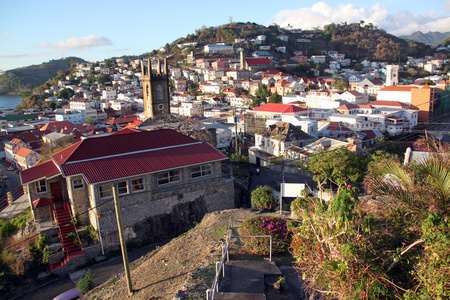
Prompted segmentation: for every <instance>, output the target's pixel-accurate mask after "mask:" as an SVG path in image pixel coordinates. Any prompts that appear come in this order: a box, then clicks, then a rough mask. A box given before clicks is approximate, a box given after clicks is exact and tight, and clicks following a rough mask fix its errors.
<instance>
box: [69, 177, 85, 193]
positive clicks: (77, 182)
mask: <svg viewBox="0 0 450 300" xmlns="http://www.w3.org/2000/svg"><path fill="white" fill-rule="evenodd" d="M72 188H73V189H74V190H79V189H82V188H84V181H83V179H81V178H79V179H73V180H72Z"/></svg>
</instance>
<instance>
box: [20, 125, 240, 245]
mask: <svg viewBox="0 0 450 300" xmlns="http://www.w3.org/2000/svg"><path fill="white" fill-rule="evenodd" d="M224 159H226V156H225V155H223V154H222V153H221V152H219V151H218V150H216V149H215V148H213V147H212V146H210V145H209V144H208V143H205V142H199V141H198V140H195V139H193V138H191V137H188V136H185V135H183V134H181V133H179V132H176V131H174V130H170V129H162V130H155V131H141V130H137V129H129V128H126V129H123V130H121V131H118V132H116V133H113V134H111V135H107V136H101V137H92V138H84V139H82V140H81V141H79V142H77V143H76V144H73V145H72V146H70V147H68V148H66V149H64V150H62V151H60V152H58V153H56V154H53V155H52V156H51V160H48V161H46V162H43V163H41V164H38V165H36V166H34V167H31V168H29V169H26V170H23V171H21V173H20V178H21V182H22V184H23V185H24V191H25V193H26V194H27V195H28V199H29V204H30V207H31V210H32V212H33V216H34V220H35V222H36V223H37V225H38V228H40V230H42V227H43V224H44V223H45V222H47V223H49V221H57V220H53V214H54V213H56V212H58V210H66V211H70V212H71V213H72V215H73V216H75V215H78V220H79V222H80V223H81V224H90V225H92V226H93V227H94V228H95V229H96V230H97V231H98V233H99V236H100V242H101V247H102V250H105V251H107V250H111V249H115V248H117V247H118V245H119V236H118V231H117V224H116V216H115V209H114V204H113V186H116V187H117V190H118V199H119V203H120V207H121V211H122V222H123V227H124V232H125V238H126V240H127V242H137V243H139V242H142V241H143V240H156V239H163V238H168V237H172V236H174V235H175V234H177V233H180V232H182V231H184V230H187V229H189V228H190V226H192V224H193V222H199V221H200V220H201V218H202V217H203V215H204V214H205V213H207V212H211V211H215V210H221V209H228V208H233V207H234V185H233V180H232V179H230V178H229V177H225V176H223V175H222V172H221V161H222V160H224ZM42 206H43V207H42ZM60 238H61V237H60ZM61 239H63V238H61ZM63 247H64V243H63Z"/></svg>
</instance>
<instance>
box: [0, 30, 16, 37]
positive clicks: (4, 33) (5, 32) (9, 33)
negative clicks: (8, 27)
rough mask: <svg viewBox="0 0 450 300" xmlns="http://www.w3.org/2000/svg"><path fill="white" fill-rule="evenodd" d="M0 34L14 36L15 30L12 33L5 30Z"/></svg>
mask: <svg viewBox="0 0 450 300" xmlns="http://www.w3.org/2000/svg"><path fill="white" fill-rule="evenodd" d="M2 34H3V35H4V36H15V35H16V33H15V32H14V33H11V32H7V31H4V32H2Z"/></svg>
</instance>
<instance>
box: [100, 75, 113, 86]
mask: <svg viewBox="0 0 450 300" xmlns="http://www.w3.org/2000/svg"><path fill="white" fill-rule="evenodd" d="M109 81H111V76H109V75H108V74H101V75H100V76H98V77H97V82H98V83H102V84H103V83H105V82H109Z"/></svg>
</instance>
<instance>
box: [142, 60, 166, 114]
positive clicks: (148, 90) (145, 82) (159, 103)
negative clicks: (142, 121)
mask: <svg viewBox="0 0 450 300" xmlns="http://www.w3.org/2000/svg"><path fill="white" fill-rule="evenodd" d="M163 68H164V69H163V70H162V71H161V60H160V59H159V58H158V65H157V71H156V74H154V73H153V72H152V65H151V60H150V59H147V62H146V63H144V62H142V63H141V72H142V89H143V96H144V110H145V118H146V119H149V118H150V119H152V120H154V119H157V118H160V117H164V116H168V115H170V97H169V69H168V65H167V58H164V67H163Z"/></svg>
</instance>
